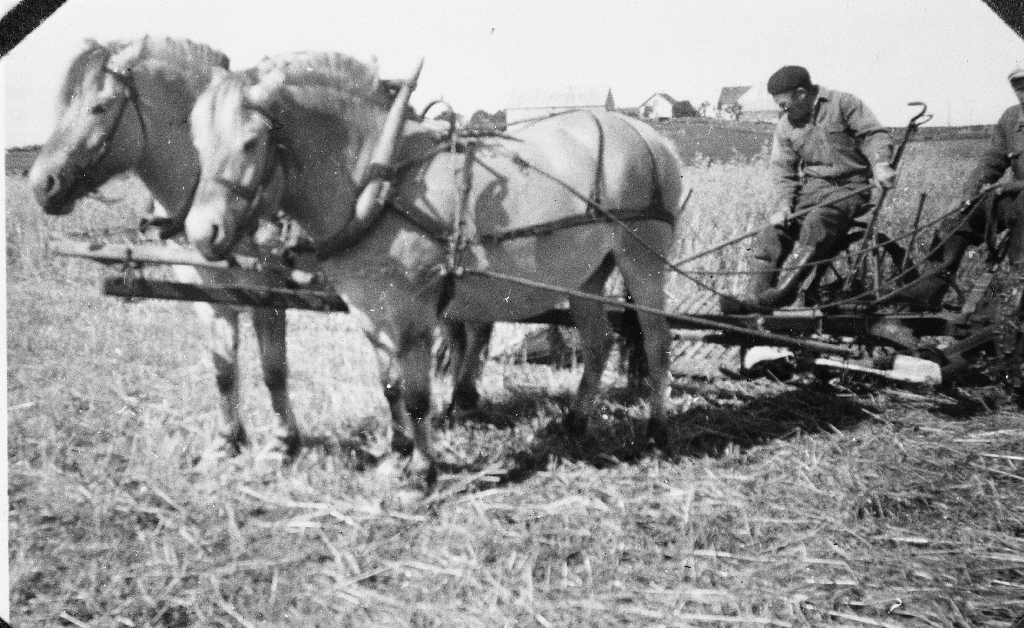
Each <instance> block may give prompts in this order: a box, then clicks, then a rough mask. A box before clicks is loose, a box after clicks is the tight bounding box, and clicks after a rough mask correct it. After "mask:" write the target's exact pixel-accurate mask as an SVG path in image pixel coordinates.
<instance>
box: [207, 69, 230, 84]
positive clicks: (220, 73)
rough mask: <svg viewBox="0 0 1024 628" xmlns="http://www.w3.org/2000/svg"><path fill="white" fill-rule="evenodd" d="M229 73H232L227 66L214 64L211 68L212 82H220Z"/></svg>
mask: <svg viewBox="0 0 1024 628" xmlns="http://www.w3.org/2000/svg"><path fill="white" fill-rule="evenodd" d="M228 74H231V72H230V71H229V70H228V69H227V68H222V67H218V66H213V67H212V68H210V82H211V83H220V82H221V81H223V80H224V77H226V76H227V75H228Z"/></svg>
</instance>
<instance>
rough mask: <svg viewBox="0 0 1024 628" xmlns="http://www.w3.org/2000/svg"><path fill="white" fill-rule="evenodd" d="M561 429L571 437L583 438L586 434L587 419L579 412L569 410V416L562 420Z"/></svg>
mask: <svg viewBox="0 0 1024 628" xmlns="http://www.w3.org/2000/svg"><path fill="white" fill-rule="evenodd" d="M562 427H564V428H565V431H566V432H568V433H569V434H571V435H572V436H583V435H585V434H586V433H587V417H586V416H585V415H583V414H580V413H579V412H576V411H574V410H570V411H569V414H567V415H565V418H564V419H562Z"/></svg>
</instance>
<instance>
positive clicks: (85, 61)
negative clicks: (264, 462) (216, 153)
mask: <svg viewBox="0 0 1024 628" xmlns="http://www.w3.org/2000/svg"><path fill="white" fill-rule="evenodd" d="M227 67H228V58H227V57H226V56H225V55H224V54H222V53H220V52H218V51H216V50H213V49H212V48H210V47H209V46H205V45H203V44H198V43H194V42H191V41H188V40H176V39H154V38H150V37H143V38H141V39H138V40H134V41H129V42H112V43H109V44H107V45H101V44H99V43H97V42H95V41H89V42H87V46H86V48H85V49H84V50H83V51H82V52H81V53H80V54H79V55H77V56H76V57H75V58H74V60H72V62H71V65H70V67H69V69H68V71H67V74H66V76H65V78H64V83H63V86H62V88H61V91H60V100H59V103H58V105H59V116H58V121H57V126H56V128H55V129H54V131H53V134H52V135H51V136H50V138H49V140H47V142H46V144H45V145H44V146H43V148H42V151H41V152H40V154H39V157H38V158H37V159H36V161H35V163H34V164H33V166H32V169H31V171H30V173H29V176H30V179H31V182H32V185H33V189H34V192H35V195H36V199H37V201H38V202H39V204H40V205H41V206H42V207H43V210H44V211H45V212H46V213H48V214H54V215H64V214H67V213H69V212H71V211H72V210H73V209H74V206H75V201H76V200H77V199H79V198H81V197H82V196H84V195H87V194H90V193H92V192H93V191H94V190H96V189H97V188H98V187H99V186H100V185H102V184H103V183H104V182H105V181H107V180H108V179H110V178H111V177H112V176H114V175H116V174H118V173H122V172H127V171H132V172H134V173H135V174H136V175H138V177H139V178H140V179H141V180H142V182H143V183H144V184H145V185H146V187H147V188H148V189H149V192H150V193H151V194H152V196H153V199H154V201H155V205H156V206H157V207H156V212H155V213H156V215H157V216H158V217H159V218H162V221H161V222H162V224H163V228H162V233H161V235H162V236H163V237H171V236H173V235H174V234H175V233H177V232H180V231H182V229H183V225H184V221H185V216H186V215H187V213H188V210H189V208H190V207H191V205H192V198H193V195H194V193H195V190H196V186H197V185H198V184H199V178H200V177H199V174H200V173H199V159H198V156H197V154H196V151H195V148H194V147H193V146H192V140H191V137H190V134H189V128H188V116H189V113H190V112H191V111H192V106H193V105H194V103H195V100H196V97H197V96H198V95H199V94H200V93H201V92H202V91H203V89H204V88H205V87H206V86H207V84H208V83H209V80H210V75H211V71H212V70H213V69H214V68H227ZM235 248H236V250H237V251H239V252H245V253H249V254H258V252H257V251H256V250H255V247H254V244H253V241H252V239H251V238H249V237H242V238H239V240H238V242H237V245H236V247H235ZM173 272H174V275H175V276H176V277H177V278H178V280H179V281H183V282H190V283H218V282H219V283H224V282H226V281H229V279H228V278H227V277H226V276H224V273H222V272H220V271H217V270H214V269H208V268H196V267H192V266H174V267H173ZM230 281H231V282H233V283H238V279H237V278H236V277H231V278H230ZM250 285H252V286H266V287H280V286H282V285H283V281H278V280H276V279H274V278H273V277H269V276H268V277H267V278H265V279H263V280H261V281H259V282H257V281H255V280H252V281H250ZM194 307H195V311H196V313H197V314H198V315H199V317H200V319H202V321H203V323H204V325H205V326H206V328H207V329H209V331H210V351H211V354H212V357H213V365H214V369H215V376H216V386H217V390H218V392H219V393H220V411H221V417H222V419H223V426H222V429H221V431H220V434H219V436H218V439H217V441H218V442H216V443H215V444H214V446H215V450H216V451H218V452H222V453H224V454H227V455H235V454H237V453H238V452H239V448H240V447H241V446H243V445H245V444H247V443H248V437H247V434H246V430H245V426H244V425H243V423H242V420H241V417H240V414H239V403H240V398H239V386H238V384H239V369H238V315H239V311H240V309H239V308H237V307H233V306H228V305H219V304H208V303H195V305H194ZM252 321H253V328H254V329H255V331H256V339H257V341H258V345H259V353H260V360H261V363H262V366H263V379H264V382H265V383H266V385H267V389H268V390H269V391H270V398H271V403H272V405H273V408H274V412H275V414H276V415H277V419H278V429H277V430H276V434H275V436H276V442H275V443H274V445H273V447H272V449H275V450H277V451H279V452H280V453H282V454H284V455H285V456H286V457H290V456H292V455H294V454H295V453H296V452H297V451H298V449H299V446H300V436H299V431H298V426H297V424H296V420H295V414H294V411H293V410H292V404H291V401H290V399H289V395H288V365H287V357H286V351H285V329H286V326H285V312H284V310H272V309H265V308H253V309H252Z"/></svg>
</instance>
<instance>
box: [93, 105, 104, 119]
mask: <svg viewBox="0 0 1024 628" xmlns="http://www.w3.org/2000/svg"><path fill="white" fill-rule="evenodd" d="M106 112H107V105H106V104H103V103H100V104H98V105H93V106H92V113H93V114H94V115H97V116H100V115H103V114H105V113H106Z"/></svg>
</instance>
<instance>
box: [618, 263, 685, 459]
mask: <svg viewBox="0 0 1024 628" xmlns="http://www.w3.org/2000/svg"><path fill="white" fill-rule="evenodd" d="M631 253H633V254H630V255H621V256H619V257H618V258H617V263H618V265H619V270H620V271H621V272H622V276H623V279H624V281H625V283H626V288H627V289H628V290H629V292H630V294H631V295H632V296H633V300H634V302H635V303H636V304H637V305H642V306H645V307H649V308H654V309H656V310H659V311H664V309H665V292H664V285H665V280H664V271H663V270H662V268H661V261H660V260H658V259H656V258H655V257H654V256H653V255H652V254H650V252H648V251H633V252H631ZM645 253H646V254H647V255H646V257H647V259H644V257H645V255H644V254H645ZM652 268H653V269H655V270H653V271H652V270H651V269H652ZM636 317H637V319H638V320H639V323H640V330H641V337H642V339H643V348H644V354H645V357H646V363H647V365H648V371H647V373H646V375H645V376H644V377H643V378H642V379H641V382H640V390H639V393H640V396H641V398H642V399H643V400H644V401H646V402H647V404H648V406H649V408H650V419H649V422H648V424H647V435H648V437H649V438H651V439H652V440H654V442H655V444H656V445H657V446H659V447H664V446H665V445H666V444H667V440H668V439H667V436H668V435H667V431H666V425H665V412H666V405H667V402H668V395H669V383H670V377H671V376H670V374H669V366H670V364H669V362H670V351H671V345H672V336H671V332H670V330H669V326H668V321H667V320H666V319H665V316H664V315H662V314H651V313H647V312H640V311H637V312H636Z"/></svg>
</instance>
